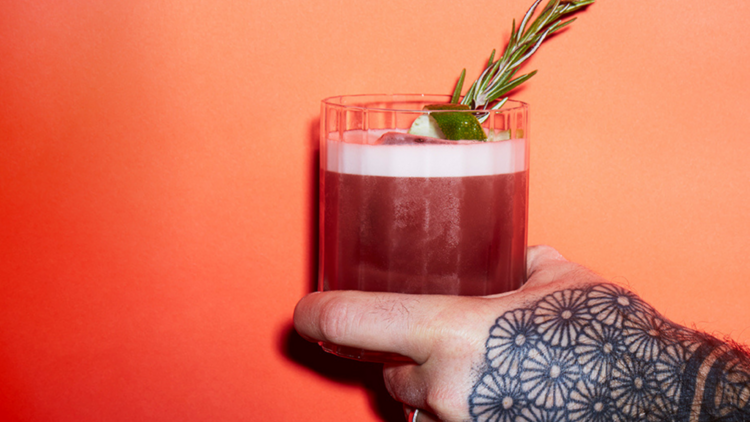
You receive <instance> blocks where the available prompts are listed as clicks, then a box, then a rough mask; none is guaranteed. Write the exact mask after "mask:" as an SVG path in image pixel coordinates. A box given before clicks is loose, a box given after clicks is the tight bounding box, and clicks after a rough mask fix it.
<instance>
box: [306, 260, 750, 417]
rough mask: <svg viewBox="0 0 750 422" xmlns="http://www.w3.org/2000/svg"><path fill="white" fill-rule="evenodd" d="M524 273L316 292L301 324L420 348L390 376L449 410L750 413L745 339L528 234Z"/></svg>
mask: <svg viewBox="0 0 750 422" xmlns="http://www.w3.org/2000/svg"><path fill="white" fill-rule="evenodd" d="M528 274H529V278H528V281H527V283H526V284H525V285H524V286H523V288H521V289H520V290H518V291H516V292H511V293H506V294H503V295H496V296H490V297H460V296H437V295H435V296H432V295H400V294H389V293H367V292H356V291H338V292H325V293H319V294H312V295H308V296H307V297H306V298H304V299H302V301H300V303H299V304H298V305H297V309H296V310H295V316H294V321H295V326H296V328H297V331H298V332H299V333H300V334H301V335H303V336H304V337H306V338H308V339H310V340H312V341H326V342H330V343H335V344H340V345H344V346H352V347H358V348H364V349H370V350H379V351H384V352H393V353H399V354H402V355H404V356H407V357H409V358H411V359H413V360H414V363H403V364H386V365H385V367H384V370H383V373H384V378H385V383H386V386H387V387H388V390H389V391H390V392H391V395H392V396H393V397H394V398H395V399H396V400H398V401H400V402H402V403H404V404H405V406H406V407H405V408H407V409H408V408H419V409H425V410H427V411H429V412H431V413H432V414H433V415H436V417H438V418H439V419H440V420H443V421H467V420H471V421H488V422H526V421H529V422H531V421H540V422H541V421H543V422H556V421H560V422H562V421H571V422H573V421H576V422H578V421H595V422H599V421H602V422H609V421H616V422H617V421H713V420H721V421H750V356H748V354H747V353H746V352H744V351H743V350H742V349H741V348H740V347H738V346H736V345H733V344H728V343H726V342H723V341H720V340H718V339H716V338H714V337H711V336H709V335H706V334H703V333H700V332H696V331H694V330H690V329H687V328H685V327H682V326H679V325H676V324H674V323H672V322H670V321H669V320H667V319H665V318H664V317H663V316H661V315H660V314H659V313H658V312H656V311H655V310H654V309H653V308H651V306H649V305H648V304H646V303H645V302H643V301H642V300H641V299H640V298H639V297H638V296H636V295H635V294H633V293H632V292H630V291H628V290H626V289H624V288H622V287H620V286H617V285H614V284H611V283H608V282H607V281H606V280H604V279H602V278H601V277H599V276H597V275H596V274H594V273H592V272H590V271H588V270H586V269H585V268H582V267H580V266H578V265H576V264H573V263H571V262H568V261H566V260H565V259H564V258H562V257H561V256H560V255H559V254H558V253H557V252H556V251H555V250H553V249H551V248H549V247H543V246H542V247H532V248H529V252H528ZM426 419H427V418H420V422H422V421H424V420H426Z"/></svg>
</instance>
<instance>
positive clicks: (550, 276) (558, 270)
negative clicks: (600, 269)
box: [523, 245, 602, 290]
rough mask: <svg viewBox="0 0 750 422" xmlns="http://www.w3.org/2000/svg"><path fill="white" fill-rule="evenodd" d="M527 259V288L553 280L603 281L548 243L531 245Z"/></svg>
mask: <svg viewBox="0 0 750 422" xmlns="http://www.w3.org/2000/svg"><path fill="white" fill-rule="evenodd" d="M526 256H527V259H526V265H527V267H526V274H527V280H526V284H524V286H523V287H524V288H525V289H527V290H528V289H531V288H535V287H540V286H544V285H549V284H551V283H553V282H557V281H561V282H565V283H568V284H570V283H575V284H586V283H591V282H597V281H602V278H601V277H600V276H599V275H597V274H595V273H594V272H592V271H590V270H589V269H587V268H585V267H583V266H581V265H578V264H576V263H573V262H570V261H568V260H567V259H565V258H564V257H563V256H562V255H561V254H560V252H558V251H557V250H555V249H554V248H552V247H550V246H546V245H538V246H532V247H529V249H528V251H527V254H526Z"/></svg>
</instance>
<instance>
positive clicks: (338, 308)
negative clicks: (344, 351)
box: [318, 298, 350, 343]
mask: <svg viewBox="0 0 750 422" xmlns="http://www.w3.org/2000/svg"><path fill="white" fill-rule="evenodd" d="M349 317H350V316H349V307H348V305H347V303H346V302H345V301H344V300H341V299H338V298H335V299H331V300H329V301H328V302H327V303H326V304H325V305H323V307H322V308H321V311H320V322H319V324H320V326H319V327H318V328H319V330H320V334H321V336H322V337H323V338H324V339H325V340H326V341H328V342H331V343H338V342H340V341H341V340H342V339H343V338H345V337H346V333H347V331H348V326H349V319H350V318H349Z"/></svg>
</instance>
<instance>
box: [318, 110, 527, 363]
mask: <svg viewBox="0 0 750 422" xmlns="http://www.w3.org/2000/svg"><path fill="white" fill-rule="evenodd" d="M440 101H446V99H445V98H444V97H440V96H355V97H337V98H333V99H329V100H326V101H324V103H323V111H324V113H323V119H322V122H321V128H322V130H321V132H322V135H321V192H320V193H321V197H320V200H321V226H320V230H321V231H320V232H321V242H320V264H321V265H320V281H319V283H320V289H321V290H365V291H382V292H398V293H421V294H455V295H489V294H495V293H502V292H507V291H510V290H514V289H517V288H518V287H520V286H521V284H522V283H523V281H524V280H525V276H526V273H525V269H526V265H525V264H526V263H525V254H526V232H527V229H526V228H527V224H526V223H527V213H528V201H527V198H528V141H527V138H526V137H525V134H526V133H527V126H526V125H527V108H526V106H525V104H522V103H514V104H506V108H504V109H501V110H496V111H493V112H490V114H489V116H488V117H487V118H486V119H484V124H483V127H484V128H485V131H486V132H487V133H488V135H489V137H488V141H447V140H438V139H433V138H425V137H420V136H411V135H406V134H405V133H404V132H405V131H406V129H407V128H408V127H409V125H410V124H411V121H413V120H414V119H415V118H416V117H417V116H419V115H420V114H423V113H424V112H423V111H422V105H423V104H433V103H437V102H440ZM324 348H326V349H327V350H328V351H331V352H333V353H336V354H339V355H343V356H347V357H354V358H358V359H363V360H383V358H385V359H389V360H392V359H393V358H394V357H393V356H392V355H389V356H383V355H381V354H379V353H377V352H371V351H361V350H351V349H348V348H340V347H339V346H336V345H324Z"/></svg>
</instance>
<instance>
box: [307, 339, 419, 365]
mask: <svg viewBox="0 0 750 422" xmlns="http://www.w3.org/2000/svg"><path fill="white" fill-rule="evenodd" d="M318 344H320V347H322V348H323V350H325V351H326V352H328V353H332V354H334V355H336V356H340V357H342V358H347V359H354V360H358V361H362V362H377V363H414V361H413V360H412V359H410V358H407V357H406V356H403V355H399V354H397V353H388V352H377V351H373V350H365V349H358V348H356V347H348V346H339V345H336V344H331V343H324V342H320V343H318Z"/></svg>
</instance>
